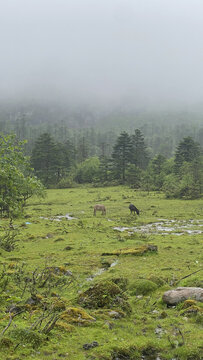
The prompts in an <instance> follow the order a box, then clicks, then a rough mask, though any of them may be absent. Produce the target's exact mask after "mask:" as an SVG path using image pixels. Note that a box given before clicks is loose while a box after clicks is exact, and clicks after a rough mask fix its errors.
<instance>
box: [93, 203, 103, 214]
mask: <svg viewBox="0 0 203 360" xmlns="http://www.w3.org/2000/svg"><path fill="white" fill-rule="evenodd" d="M97 210H98V211H102V215H106V208H105V206H104V205H99V204H97V205H95V206H94V216H96V213H97Z"/></svg>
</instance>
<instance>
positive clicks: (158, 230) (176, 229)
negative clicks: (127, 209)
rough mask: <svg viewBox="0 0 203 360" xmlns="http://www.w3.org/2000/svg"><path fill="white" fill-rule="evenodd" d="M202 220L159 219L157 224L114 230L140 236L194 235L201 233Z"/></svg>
mask: <svg viewBox="0 0 203 360" xmlns="http://www.w3.org/2000/svg"><path fill="white" fill-rule="evenodd" d="M202 227H203V220H188V221H186V220H168V219H159V221H158V222H155V223H150V224H146V225H142V226H133V227H126V226H116V227H114V230H117V231H120V232H124V231H128V233H129V234H133V233H142V234H159V235H177V236H180V235H184V234H189V235H194V234H202V233H203V229H202Z"/></svg>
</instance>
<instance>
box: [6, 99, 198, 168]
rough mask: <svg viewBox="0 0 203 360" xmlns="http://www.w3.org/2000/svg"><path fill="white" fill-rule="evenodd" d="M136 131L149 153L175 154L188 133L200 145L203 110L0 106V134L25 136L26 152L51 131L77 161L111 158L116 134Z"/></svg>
mask: <svg viewBox="0 0 203 360" xmlns="http://www.w3.org/2000/svg"><path fill="white" fill-rule="evenodd" d="M134 129H140V131H141V132H142V133H143V135H144V138H145V144H146V146H147V149H148V152H149V154H150V157H153V156H156V155H158V154H162V155H164V156H165V157H166V158H170V157H172V156H174V153H175V149H176V147H177V145H178V143H179V142H180V141H181V139H183V137H187V136H191V137H192V138H193V139H194V140H195V141H196V142H198V143H199V144H200V146H202V147H203V112H202V113H201V112H197V111H196V112H194V111H193V112H192V111H191V112H186V111H173V112H172V111H171V112H166V111H160V112H155V111H153V112H149V111H148V112H147V111H145V110H143V109H142V110H140V111H136V112H135V111H130V110H126V109H124V110H123V109H122V107H121V109H119V110H118V109H117V110H115V111H113V110H112V111H111V110H110V109H108V111H107V110H106V111H104V110H97V109H90V108H88V107H76V108H75V109H73V108H64V107H62V106H56V105H49V106H48V105H46V106H45V105H44V106H42V105H41V106H39V105H38V106H36V105H32V104H29V105H27V106H25V105H24V106H21V107H19V106H16V107H15V106H11V105H7V106H5V105H4V107H1V108H0V132H3V133H5V134H10V133H15V134H16V135H17V138H18V139H19V140H24V139H27V145H26V153H27V154H28V155H30V154H31V153H32V150H33V147H34V144H35V141H36V140H37V139H38V137H39V136H40V135H41V134H43V133H49V134H50V135H51V136H52V137H53V138H54V140H55V141H56V142H62V143H65V142H66V141H69V142H71V143H72V144H74V148H75V157H76V159H77V161H83V160H85V158H87V157H91V156H102V155H103V156H110V155H111V153H112V150H113V146H114V143H115V140H116V138H117V136H118V135H119V134H120V132H122V131H127V132H129V134H133V131H134Z"/></svg>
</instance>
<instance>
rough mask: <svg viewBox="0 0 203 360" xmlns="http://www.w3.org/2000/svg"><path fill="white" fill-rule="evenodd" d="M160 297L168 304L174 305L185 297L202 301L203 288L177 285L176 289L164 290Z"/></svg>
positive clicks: (185, 298)
mask: <svg viewBox="0 0 203 360" xmlns="http://www.w3.org/2000/svg"><path fill="white" fill-rule="evenodd" d="M162 299H163V301H164V302H165V303H166V304H168V305H176V304H178V303H179V302H182V301H185V300H187V299H194V300H197V301H200V302H203V289H202V288H198V287H178V288H177V289H174V290H169V291H166V292H165V293H164V294H163V297H162Z"/></svg>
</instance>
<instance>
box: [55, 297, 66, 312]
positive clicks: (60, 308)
mask: <svg viewBox="0 0 203 360" xmlns="http://www.w3.org/2000/svg"><path fill="white" fill-rule="evenodd" d="M52 307H53V311H63V310H65V308H66V304H65V303H64V301H61V300H58V299H57V300H55V301H54V302H53V303H52Z"/></svg>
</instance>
